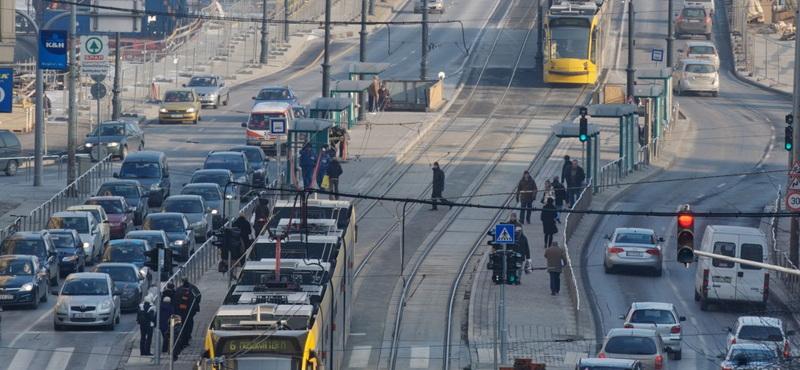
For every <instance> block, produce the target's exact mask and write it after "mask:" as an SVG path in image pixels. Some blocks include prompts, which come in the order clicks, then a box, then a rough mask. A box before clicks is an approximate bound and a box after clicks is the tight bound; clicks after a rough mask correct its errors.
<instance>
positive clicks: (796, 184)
mask: <svg viewBox="0 0 800 370" xmlns="http://www.w3.org/2000/svg"><path fill="white" fill-rule="evenodd" d="M786 190H797V191H800V177H798V176H792V177H791V181H789V185H787V186H786Z"/></svg>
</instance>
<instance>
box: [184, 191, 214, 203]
mask: <svg viewBox="0 0 800 370" xmlns="http://www.w3.org/2000/svg"><path fill="white" fill-rule="evenodd" d="M181 194H185V195H199V196H201V197H203V199H205V200H206V202H208V201H212V200H220V199H221V197H220V195H219V192H218V191H217V190H216V189H214V188H191V189H183V191H182V192H181Z"/></svg>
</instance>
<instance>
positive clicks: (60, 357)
mask: <svg viewBox="0 0 800 370" xmlns="http://www.w3.org/2000/svg"><path fill="white" fill-rule="evenodd" d="M74 351H75V347H60V348H56V350H55V352H53V356H52V357H50V362H48V363H47V367H46V368H45V370H66V369H67V364H68V363H69V359H70V358H72V352H74Z"/></svg>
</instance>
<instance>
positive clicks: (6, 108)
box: [0, 69, 14, 113]
mask: <svg viewBox="0 0 800 370" xmlns="http://www.w3.org/2000/svg"><path fill="white" fill-rule="evenodd" d="M13 100H14V70H13V69H0V113H11V102H12V101H13Z"/></svg>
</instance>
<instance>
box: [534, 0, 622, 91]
mask: <svg viewBox="0 0 800 370" xmlns="http://www.w3.org/2000/svg"><path fill="white" fill-rule="evenodd" d="M603 3H604V0H585V1H581V0H558V1H556V2H555V3H554V4H553V5H552V6H551V7H550V10H549V11H548V12H547V17H546V20H545V24H544V27H545V42H546V49H545V50H546V52H545V58H546V60H545V62H544V71H543V73H544V82H545V83H555V84H582V85H586V84H594V83H596V82H597V78H598V77H599V76H600V74H601V73H602V71H603V61H604V56H605V55H604V42H605V40H607V39H608V32H609V31H610V29H609V19H610V17H609V16H607V15H606V14H604V11H603Z"/></svg>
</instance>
